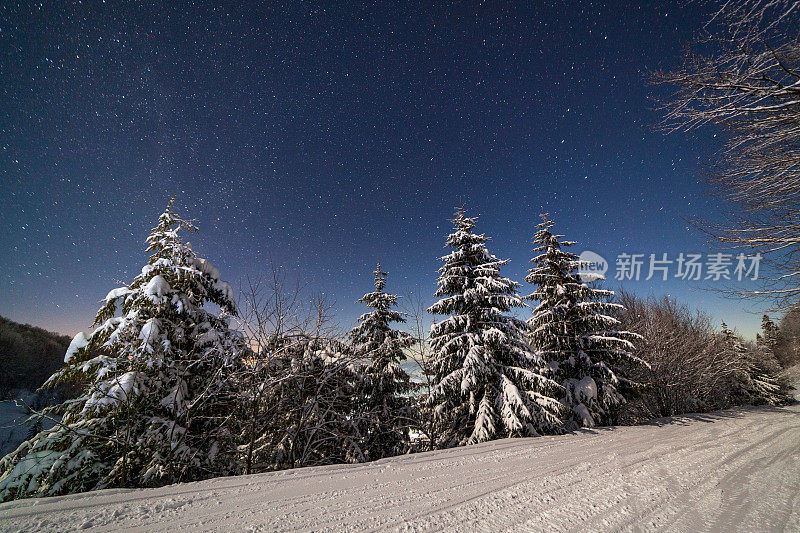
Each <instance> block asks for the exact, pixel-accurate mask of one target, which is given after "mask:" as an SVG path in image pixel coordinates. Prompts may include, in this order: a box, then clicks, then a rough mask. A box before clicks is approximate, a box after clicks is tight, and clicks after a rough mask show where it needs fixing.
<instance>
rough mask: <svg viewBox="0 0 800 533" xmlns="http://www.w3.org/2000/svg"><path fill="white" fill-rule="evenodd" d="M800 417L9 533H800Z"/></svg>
mask: <svg viewBox="0 0 800 533" xmlns="http://www.w3.org/2000/svg"><path fill="white" fill-rule="evenodd" d="M798 436H800V405H798V404H795V405H792V406H789V407H785V408H776V407H760V408H759V407H743V408H737V409H731V410H728V411H722V412H718V413H710V414H704V415H691V416H681V417H675V418H671V419H663V420H659V421H656V422H655V423H653V424H650V425H644V426H635V427H616V428H593V429H586V430H581V431H579V432H577V433H575V434H572V435H566V436H551V437H538V438H525V439H504V440H499V441H493V442H487V443H483V444H477V445H474V446H466V447H461V448H455V449H450V450H443V451H434V452H427V453H421V454H415V455H406V456H402V457H392V458H388V459H383V460H380V461H376V462H374V463H365V464H358V465H337V466H326V467H315V468H302V469H295V470H285V471H280V472H273V473H268V474H257V475H252V476H241V477H229V478H218V479H213V480H208V481H201V482H196V483H187V484H179V485H172V486H167V487H162V488H158V489H144V490H104V491H98V492H93V493H85V494H75V495H71V496H64V497H56V498H44V499H33V500H18V501H14V502H9V503H5V504H2V505H0V531H65V530H73V529H79V528H82V529H87V530H90V531H110V530H134V529H135V530H137V531H163V530H164V529H166V528H168V529H170V530H172V531H288V530H314V531H343V530H344V531H348V530H350V531H365V530H366V531H369V530H401V531H428V530H450V531H456V530H457V531H499V530H516V531H545V530H546V531H565V530H575V529H577V530H582V531H608V530H622V531H628V530H637V531H651V530H668V531H698V530H700V529H704V528H705V529H707V528H711V529H712V530H715V531H797V527H798V524H800V497H798V494H800V438H798Z"/></svg>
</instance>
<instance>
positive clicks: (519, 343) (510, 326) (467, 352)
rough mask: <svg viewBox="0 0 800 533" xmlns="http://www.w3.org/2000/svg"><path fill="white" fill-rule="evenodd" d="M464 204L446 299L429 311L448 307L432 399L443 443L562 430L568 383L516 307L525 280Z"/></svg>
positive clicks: (436, 347) (447, 259)
mask: <svg viewBox="0 0 800 533" xmlns="http://www.w3.org/2000/svg"><path fill="white" fill-rule="evenodd" d="M475 221H476V219H475V218H470V217H467V216H466V215H465V213H464V209H463V207H462V208H461V209H459V210H457V211H456V214H455V218H454V219H453V220H452V222H453V225H454V231H453V233H451V234H450V235H448V237H447V241H446V245H447V246H448V247H450V248H453V251H452V252H451V253H450V254H448V255H446V256H444V257H442V258H441V260H442V261H443V262H444V264H443V265H442V267H441V268H439V280H438V290H437V291H436V296H437V297H441V299H440V300H439V301H438V302H436V303H435V304H434V305H433V306H431V307H430V308H429V309H428V311H429V312H431V313H433V314H436V315H448V316H447V318H445V319H444V320H442V321H441V322H438V323H435V324H434V325H433V326H432V327H431V335H430V343H431V348H432V350H433V352H434V353H433V356H432V370H433V373H434V386H433V388H432V390H431V394H430V398H429V402H430V403H431V404H432V405H433V407H434V409H433V412H434V413H435V416H436V417H437V418H438V420H437V422H438V423H439V427H440V428H441V434H440V435H439V438H438V439H437V441H438V443H439V444H440V445H443V446H452V445H458V444H473V443H477V442H482V441H487V440H491V439H496V438H503V437H516V436H536V435H540V434H542V433H550V432H555V431H557V430H558V428H559V426H560V423H561V422H560V419H559V414H560V406H559V404H558V401H557V400H555V399H554V398H553V396H554V395H557V394H558V393H559V391H560V389H561V387H560V386H559V385H558V384H557V383H555V382H554V381H552V380H551V379H549V378H548V377H546V376H545V362H544V360H543V359H542V358H541V357H540V356H539V355H538V354H536V353H535V352H534V351H533V350H532V349H531V348H530V346H529V345H528V344H527V342H526V339H525V334H526V333H527V330H528V328H527V325H526V324H525V322H523V321H521V320H518V319H516V318H514V317H512V316H509V315H508V313H509V311H510V310H511V309H512V308H515V307H521V306H523V305H524V304H523V301H522V299H521V298H520V296H519V294H518V287H519V284H518V283H516V282H514V281H511V280H510V279H508V278H505V277H503V276H501V275H500V269H501V267H502V266H504V265H505V264H507V263H508V261H501V260H499V259H497V258H496V257H495V256H494V255H492V254H490V253H489V251H488V250H487V248H486V242H487V240H488V239H487V238H486V237H485V236H484V235H479V234H476V233H474V231H473V230H474V228H475Z"/></svg>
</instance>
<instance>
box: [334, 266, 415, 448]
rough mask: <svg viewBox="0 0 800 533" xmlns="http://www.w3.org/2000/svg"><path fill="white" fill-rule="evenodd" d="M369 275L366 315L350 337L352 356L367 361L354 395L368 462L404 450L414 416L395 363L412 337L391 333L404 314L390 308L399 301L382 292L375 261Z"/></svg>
mask: <svg viewBox="0 0 800 533" xmlns="http://www.w3.org/2000/svg"><path fill="white" fill-rule="evenodd" d="M374 274H375V291H373V292H370V293H367V294H365V295H364V296H363V297H362V298H361V299H359V300H358V302H359V303H363V304H364V305H366V306H367V308H368V309H370V311H368V312H367V313H364V314H363V315H361V317H359V319H358V322H359V324H358V325H357V326H356V327H355V328H353V329H352V330H351V331H350V334H349V338H350V342H351V343H352V345H353V348H354V354H355V356H356V357H357V358H359V359H364V360H366V363H365V364H364V366H363V367H362V368H361V383H360V386H359V395H358V396H359V399H360V402H361V406H360V410H361V418H362V420H363V421H364V423H365V427H364V428H363V430H362V435H363V438H364V443H363V445H362V450H363V451H364V454H365V456H366V458H367V460H370V461H372V460H375V459H380V458H382V457H390V456H393V455H399V454H402V453H405V452H406V451H407V450H408V446H409V442H408V439H409V433H408V432H409V426H410V424H411V421H412V415H413V412H412V409H411V403H410V399H409V396H408V394H409V392H410V391H411V389H412V384H411V380H410V378H409V376H408V374H407V373H406V371H405V370H403V368H402V367H401V366H400V363H401V362H402V361H404V360H405V359H406V356H405V353H404V352H403V350H404V349H405V348H407V347H409V346H411V345H412V344H413V343H414V339H413V338H412V337H411V335H409V334H408V333H406V332H404V331H400V330H397V329H393V327H392V324H395V323H401V322H405V318H404V315H403V313H401V312H399V311H397V310H396V309H395V306H396V305H397V298H398V297H397V295H394V294H390V293H388V292H385V291H384V288H385V286H386V272H385V271H384V270H383V269H382V268H381V265H380V263H378V267H377V269H376V270H375V272H374Z"/></svg>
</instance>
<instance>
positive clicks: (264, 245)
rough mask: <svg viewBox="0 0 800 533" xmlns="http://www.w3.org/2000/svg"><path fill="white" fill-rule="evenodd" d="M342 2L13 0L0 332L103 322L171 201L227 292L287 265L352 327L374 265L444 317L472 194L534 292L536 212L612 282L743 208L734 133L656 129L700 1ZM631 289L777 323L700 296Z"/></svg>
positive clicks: (3, 43) (2, 162)
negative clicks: (452, 254) (733, 186)
mask: <svg viewBox="0 0 800 533" xmlns="http://www.w3.org/2000/svg"><path fill="white" fill-rule="evenodd" d="M330 4H331V5H328V4H327V3H321V4H312V3H307V2H287V3H272V2H270V3H264V5H262V4H260V3H254V2H236V3H226V4H225V5H223V6H219V5H215V4H212V3H205V2H192V3H190V4H184V3H183V2H135V3H134V2H125V3H123V2H110V1H108V2H106V1H103V2H93V1H83V2H70V1H63V2H62V1H58V2H43V3H41V2H36V3H34V2H21V3H11V2H3V3H2V5H0V185H1V187H0V201H2V205H3V216H2V217H1V218H0V314H2V315H4V316H7V317H10V318H11V319H13V320H17V321H21V322H28V323H32V324H36V325H39V326H42V327H45V328H48V329H51V330H57V331H61V332H64V333H69V334H73V333H75V332H77V331H78V330H87V329H88V328H89V326H90V324H91V322H92V319H93V316H94V313H95V312H96V310H97V308H98V306H99V304H98V301H99V300H100V299H101V298H103V297H104V296H105V294H106V293H107V292H108V291H109V290H110V289H112V288H114V287H116V286H118V285H121V284H125V283H128V282H130V281H131V280H132V279H133V277H134V276H135V275H136V274H138V272H139V270H140V268H141V266H142V265H143V264H144V263H145V262H146V260H147V254H146V253H145V245H144V240H145V238H146V237H147V234H148V230H149V229H150V228H151V227H153V226H154V225H155V221H156V219H157V217H158V215H159V213H160V212H161V211H162V210H163V209H164V207H165V205H166V204H167V202H168V201H169V198H170V197H171V196H173V195H175V196H177V208H178V211H179V212H180V213H181V214H183V215H185V216H187V217H191V218H195V219H197V222H198V225H199V227H200V232H199V233H198V234H196V235H193V236H192V237H191V241H192V244H193V246H194V248H195V250H196V251H197V252H198V253H199V255H201V256H203V257H206V258H208V259H209V260H211V261H212V262H213V263H215V264H216V265H218V266H219V267H220V269H221V270H222V273H223V277H224V278H226V279H227V280H228V281H230V282H231V283H232V284H233V285H234V287H238V286H239V285H240V283H241V282H242V281H243V280H244V279H246V278H247V276H250V277H259V276H263V275H264V274H265V273H266V271H267V263H268V261H270V260H271V261H274V262H275V263H277V264H279V265H281V266H283V267H284V268H285V269H286V270H287V272H289V273H290V275H291V276H295V275H297V276H299V277H300V278H301V279H302V280H303V282H304V283H306V284H307V287H308V289H309V290H314V291H316V290H321V291H325V292H326V293H327V294H329V295H330V296H331V297H332V298H334V299H335V300H336V302H337V308H338V310H339V321H340V322H341V323H342V325H343V326H345V327H349V326H350V325H352V321H353V320H354V319H355V317H356V316H357V315H358V314H359V313H360V311H361V309H360V308H359V307H358V306H357V305H356V304H355V303H354V301H355V300H356V299H357V298H358V297H360V296H361V295H362V294H363V293H364V292H367V291H368V290H369V289H370V287H371V283H372V270H374V265H375V262H376V261H377V260H378V259H380V261H381V263H382V265H383V266H384V268H385V269H386V270H388V271H389V279H388V286H387V290H390V291H392V292H396V293H400V294H408V293H409V292H413V293H417V294H421V295H422V296H423V297H424V298H425V299H426V300H427V301H428V302H429V303H432V301H433V296H432V295H433V291H434V290H435V280H436V269H437V268H438V266H439V262H438V261H437V258H438V257H439V256H441V255H443V253H445V250H444V249H443V244H444V237H445V235H446V233H448V231H449V229H450V225H449V222H448V219H449V218H450V217H451V215H452V212H453V210H454V208H455V207H456V206H457V205H458V204H459V202H460V201H461V200H462V199H463V201H464V203H465V205H466V206H467V209H468V212H469V213H470V214H471V215H475V216H479V217H480V218H479V222H478V230H479V231H481V232H485V233H486V234H487V236H489V237H491V239H492V240H491V242H490V245H489V246H490V250H491V251H492V252H493V253H495V254H496V255H498V256H499V257H502V258H508V259H511V263H510V264H509V265H508V266H507V267H506V268H505V270H504V273H505V274H506V275H508V276H509V277H512V278H513V279H517V280H519V281H522V278H523V276H524V273H525V271H526V269H527V268H528V260H529V259H530V257H531V248H532V245H531V237H532V235H533V232H534V227H535V224H537V223H538V214H539V213H541V212H549V213H551V215H552V218H553V219H554V220H555V222H556V230H558V232H559V233H564V234H566V235H567V236H568V237H569V238H570V239H573V240H577V241H580V243H581V244H580V245H579V246H578V247H576V251H580V250H584V249H590V250H592V251H595V252H598V253H600V254H601V255H603V256H604V257H606V258H607V259H609V261H610V263H611V264H612V268H613V263H614V258H615V257H616V255H617V254H619V253H623V252H625V253H644V254H650V253H656V254H659V255H660V254H661V253H668V254H670V256H674V255H677V253H679V252H686V253H689V252H700V253H705V252H707V251H712V250H713V249H712V248H710V247H709V245H708V244H707V243H706V240H705V238H704V236H703V235H702V234H700V233H699V232H697V231H696V230H691V229H689V228H687V224H686V222H685V219H686V218H691V217H694V216H698V215H701V216H705V217H709V218H711V219H713V218H714V217H716V216H718V215H721V214H722V213H724V211H725V210H726V209H730V206H726V205H725V204H723V203H720V202H719V201H718V200H716V199H714V198H713V197H711V196H709V194H708V192H709V191H708V189H707V186H706V185H704V184H703V183H702V179H701V176H700V173H701V170H702V168H703V167H704V165H707V164H708V163H709V161H711V160H712V158H713V156H714V153H715V151H716V150H718V149H719V147H720V142H721V139H722V137H721V135H719V136H718V134H717V132H715V131H713V130H711V129H707V130H702V131H699V132H693V133H691V134H674V135H668V136H665V135H663V134H662V133H659V132H657V131H655V126H656V125H657V123H658V121H659V119H660V114H659V112H658V110H657V109H656V102H655V101H654V98H658V97H660V96H663V95H664V92H663V91H664V89H663V88H659V87H654V86H652V85H651V84H650V83H649V82H648V79H649V76H650V74H651V73H652V72H653V71H654V70H658V69H669V68H672V67H675V66H676V65H678V64H679V62H680V55H681V52H682V50H683V49H684V47H685V46H686V45H687V44H688V43H689V42H690V41H691V39H692V38H693V37H694V36H696V35H697V32H698V31H699V30H700V28H701V26H702V23H703V21H704V20H705V18H706V13H704V12H703V10H702V7H703V6H701V5H699V3H690V4H689V5H688V6H687V5H684V4H685V3H684V2H677V1H676V2H666V1H659V0H655V1H652V2H651V1H648V2H608V3H596V2H581V1H558V2H525V3H522V2H520V3H513V4H514V5H511V4H512V3H502V4H501V3H488V2H487V3H484V2H457V3H450V2H441V3H439V2H437V3H436V5H428V4H433V3H427V2H426V3H420V4H418V5H415V6H410V5H404V4H396V3H391V4H390V3H379V4H369V5H368V4H363V5H355V3H350V2H340V3H330ZM621 284H622V285H623V286H625V287H626V288H630V289H632V290H634V291H636V292H637V293H640V294H642V295H650V294H652V295H661V294H671V295H673V296H676V297H678V298H679V299H681V300H682V301H685V302H687V303H689V304H691V305H692V306H695V307H697V308H699V309H703V310H705V311H707V312H709V313H711V314H713V316H714V317H715V319H717V320H726V321H727V322H728V323H729V324H732V325H733V326H736V327H737V328H738V329H739V331H741V332H742V333H745V334H746V335H750V336H752V335H754V332H755V327H756V324H757V323H759V322H760V315H758V314H754V313H758V312H759V311H760V310H761V308H760V307H759V305H761V304H758V303H753V302H750V303H742V302H738V301H735V302H732V301H731V300H729V299H726V298H724V297H722V296H720V295H719V294H717V293H715V292H710V291H708V290H706V289H708V288H709V282H703V281H699V282H690V281H685V280H680V279H672V278H671V279H670V280H668V281H666V282H663V281H660V280H659V281H656V280H651V281H640V282H624V283H621V282H619V281H616V280H614V279H610V280H609V281H608V282H607V284H606V285H607V286H609V287H611V288H617V287H619V286H620V285H621ZM523 291H525V292H529V290H528V287H524V286H523Z"/></svg>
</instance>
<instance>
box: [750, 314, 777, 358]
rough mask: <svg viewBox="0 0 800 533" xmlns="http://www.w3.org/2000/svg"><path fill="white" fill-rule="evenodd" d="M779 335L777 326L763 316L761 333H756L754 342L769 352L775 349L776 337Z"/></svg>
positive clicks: (766, 316)
mask: <svg viewBox="0 0 800 533" xmlns="http://www.w3.org/2000/svg"><path fill="white" fill-rule="evenodd" d="M779 334H780V329H779V328H778V325H777V324H776V323H775V322H773V321H772V319H771V318H770V317H769V315H764V316H762V317H761V332H760V333H756V341H757V343H758V344H759V345H760V346H763V347H764V348H766V349H767V350H769V351H770V352H773V357H774V351H775V347H776V345H777V344H778V335H779Z"/></svg>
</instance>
